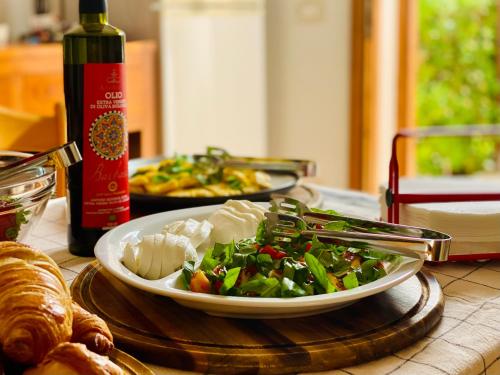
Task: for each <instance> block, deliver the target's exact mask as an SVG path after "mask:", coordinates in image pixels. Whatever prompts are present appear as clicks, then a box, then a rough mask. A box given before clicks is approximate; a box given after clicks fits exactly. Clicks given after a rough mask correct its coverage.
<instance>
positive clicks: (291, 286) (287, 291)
mask: <svg viewBox="0 0 500 375" xmlns="http://www.w3.org/2000/svg"><path fill="white" fill-rule="evenodd" d="M305 295H306V291H305V290H304V289H302V288H301V287H300V286H298V285H297V284H296V283H294V282H293V281H292V280H290V279H289V278H287V277H284V278H283V279H282V280H281V296H282V297H302V296H305Z"/></svg>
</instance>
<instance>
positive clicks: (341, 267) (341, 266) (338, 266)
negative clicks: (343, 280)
mask: <svg viewBox="0 0 500 375" xmlns="http://www.w3.org/2000/svg"><path fill="white" fill-rule="evenodd" d="M350 269H351V262H348V261H347V260H345V259H344V258H338V259H337V261H336V262H334V263H333V264H332V267H331V268H330V270H331V271H332V273H333V274H334V275H335V276H336V277H340V276H343V275H345V273H346V272H348V271H349V270H350Z"/></svg>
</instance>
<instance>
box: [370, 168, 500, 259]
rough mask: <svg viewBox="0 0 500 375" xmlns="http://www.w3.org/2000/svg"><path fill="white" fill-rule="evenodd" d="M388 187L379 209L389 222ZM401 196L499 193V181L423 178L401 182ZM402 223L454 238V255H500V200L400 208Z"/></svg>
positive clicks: (484, 178)
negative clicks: (413, 194)
mask: <svg viewBox="0 0 500 375" xmlns="http://www.w3.org/2000/svg"><path fill="white" fill-rule="evenodd" d="M386 188H387V187H386V186H384V187H381V195H380V206H381V216H382V219H383V220H387V204H386V202H385V190H386ZM399 191H400V192H401V193H438V194H441V193H500V178H498V177H496V178H490V177H432V178H431V177H421V178H402V179H400V185H399ZM399 218H400V220H399V221H400V223H401V224H406V225H413V226H419V227H426V228H430V229H434V230H437V231H440V232H444V233H447V234H449V235H451V236H452V237H453V240H452V243H451V251H450V254H451V255H468V254H484V253H500V201H485V202H448V203H419V204H405V205H401V206H400V211H399Z"/></svg>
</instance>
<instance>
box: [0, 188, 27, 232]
mask: <svg viewBox="0 0 500 375" xmlns="http://www.w3.org/2000/svg"><path fill="white" fill-rule="evenodd" d="M13 210H15V212H12V211H13ZM5 211H10V213H7V214H5ZM2 212H4V214H2ZM29 214H30V211H29V210H25V209H23V207H22V204H20V203H17V200H16V199H13V198H11V197H9V196H0V241H15V240H17V237H18V236H19V231H20V230H21V226H22V225H23V224H27V223H28V216H29Z"/></svg>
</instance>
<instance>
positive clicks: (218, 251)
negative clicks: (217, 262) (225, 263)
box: [212, 243, 227, 258]
mask: <svg viewBox="0 0 500 375" xmlns="http://www.w3.org/2000/svg"><path fill="white" fill-rule="evenodd" d="M226 246H227V245H226V244H223V243H216V244H215V245H214V249H213V254H212V256H213V257H214V258H219V257H220V256H221V255H222V254H224V250H225V249H226Z"/></svg>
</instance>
